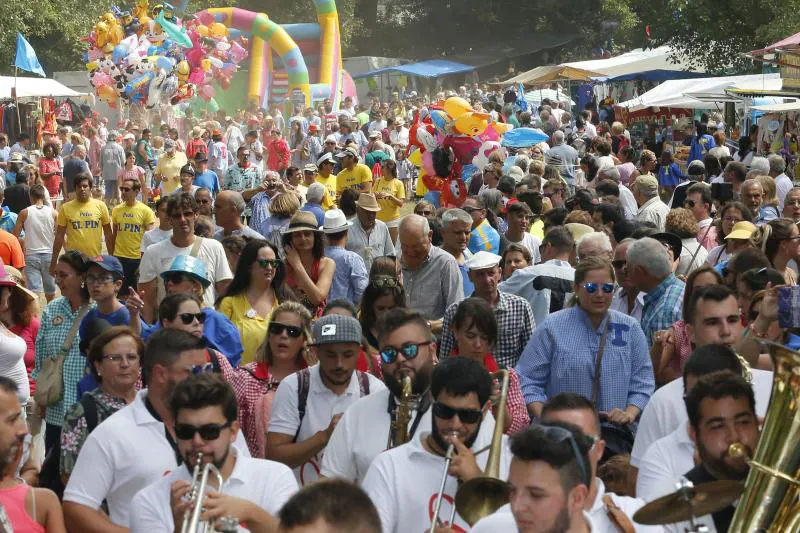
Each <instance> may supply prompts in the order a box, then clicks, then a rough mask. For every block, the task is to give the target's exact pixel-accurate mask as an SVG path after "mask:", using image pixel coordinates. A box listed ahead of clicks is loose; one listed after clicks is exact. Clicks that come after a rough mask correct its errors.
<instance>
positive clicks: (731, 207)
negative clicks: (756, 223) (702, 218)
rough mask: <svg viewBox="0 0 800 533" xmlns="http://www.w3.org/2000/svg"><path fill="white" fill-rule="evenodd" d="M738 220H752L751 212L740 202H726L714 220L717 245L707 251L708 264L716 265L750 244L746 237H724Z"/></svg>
mask: <svg viewBox="0 0 800 533" xmlns="http://www.w3.org/2000/svg"><path fill="white" fill-rule="evenodd" d="M740 222H750V223H752V222H753V214H752V213H751V212H750V210H749V209H748V208H747V206H745V205H744V204H743V203H742V202H728V203H727V204H725V206H724V207H723V208H722V211H721V212H720V215H719V218H718V219H717V220H715V221H714V225H715V226H716V228H717V242H718V243H719V246H717V247H716V248H712V249H711V251H710V252H708V259H707V261H708V264H709V265H711V266H716V265H717V264H719V263H722V262H724V261H726V260H727V259H728V258H729V257H731V256H732V255H734V254H736V252H738V251H739V250H742V249H744V248H747V247H748V246H750V244H749V243H748V242H747V240H746V239H726V237H727V236H728V234H729V233H731V232H732V231H733V227H734V226H735V225H736V224H739V223H740Z"/></svg>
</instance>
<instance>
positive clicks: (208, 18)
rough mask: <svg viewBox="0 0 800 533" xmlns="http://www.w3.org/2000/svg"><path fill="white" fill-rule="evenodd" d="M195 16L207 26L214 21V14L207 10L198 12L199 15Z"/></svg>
mask: <svg viewBox="0 0 800 533" xmlns="http://www.w3.org/2000/svg"><path fill="white" fill-rule="evenodd" d="M197 18H198V19H199V20H200V22H201V23H202V24H203V26H208V25H209V24H211V23H212V22H214V15H212V14H211V13H208V12H204V13H200V14H199V15H197Z"/></svg>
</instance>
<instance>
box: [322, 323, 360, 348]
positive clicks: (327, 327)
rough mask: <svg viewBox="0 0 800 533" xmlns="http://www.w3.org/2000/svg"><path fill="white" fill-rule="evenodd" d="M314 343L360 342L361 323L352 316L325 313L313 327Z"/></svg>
mask: <svg viewBox="0 0 800 533" xmlns="http://www.w3.org/2000/svg"><path fill="white" fill-rule="evenodd" d="M313 334H314V343H313V344H314V345H315V346H320V345H323V344H347V343H354V344H361V324H360V323H359V322H358V320H356V319H355V318H353V317H350V316H344V315H327V316H324V317H322V318H320V319H319V320H317V321H316V322H314V327H313Z"/></svg>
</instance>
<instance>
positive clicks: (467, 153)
mask: <svg viewBox="0 0 800 533" xmlns="http://www.w3.org/2000/svg"><path fill="white" fill-rule="evenodd" d="M442 146H450V147H451V148H452V149H453V152H454V153H455V155H456V159H458V161H459V162H461V164H463V165H468V164H470V163H472V159H473V158H474V157H475V156H476V155H478V150H479V149H480V147H481V141H479V140H478V139H476V138H474V137H469V136H467V135H448V136H447V137H446V138H445V140H444V143H443V145H442Z"/></svg>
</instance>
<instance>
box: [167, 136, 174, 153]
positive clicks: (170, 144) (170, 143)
mask: <svg viewBox="0 0 800 533" xmlns="http://www.w3.org/2000/svg"><path fill="white" fill-rule="evenodd" d="M174 149H175V141H173V140H172V139H166V140H165V141H164V150H166V151H167V152H169V151H171V150H174Z"/></svg>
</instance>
